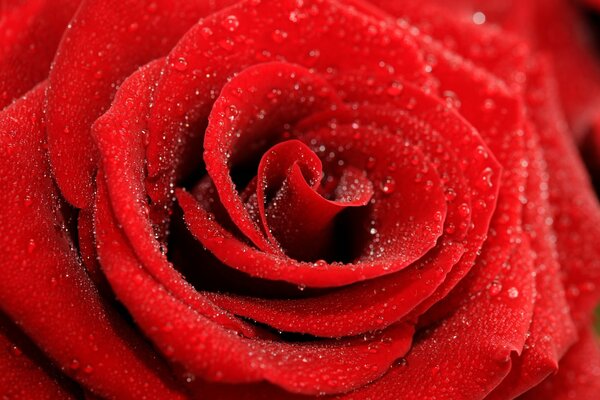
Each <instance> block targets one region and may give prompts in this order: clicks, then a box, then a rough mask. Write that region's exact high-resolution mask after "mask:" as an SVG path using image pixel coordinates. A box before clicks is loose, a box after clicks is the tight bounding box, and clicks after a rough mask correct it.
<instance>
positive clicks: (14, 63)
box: [0, 0, 79, 110]
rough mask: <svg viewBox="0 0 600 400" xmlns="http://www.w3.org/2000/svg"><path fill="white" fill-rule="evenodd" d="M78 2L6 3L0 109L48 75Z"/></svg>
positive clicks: (1, 16) (0, 22)
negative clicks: (59, 43)
mask: <svg viewBox="0 0 600 400" xmlns="http://www.w3.org/2000/svg"><path fill="white" fill-rule="evenodd" d="M78 5H79V0H59V1H56V0H54V1H52V0H35V1H21V2H16V1H13V2H10V3H9V2H6V3H4V4H3V5H2V9H1V10H0V110H2V109H3V108H4V107H6V106H7V105H8V104H10V103H11V102H12V101H13V100H15V99H17V98H19V97H20V96H21V95H23V94H24V93H25V92H27V91H28V90H30V89H31V88H33V86H34V85H35V84H37V83H39V82H41V81H42V80H44V79H46V77H47V76H48V70H49V69H50V62H51V61H52V59H53V58H54V54H55V52H56V48H57V47H58V42H59V40H60V38H61V36H62V34H63V31H64V30H65V28H66V27H67V23H68V22H69V20H70V19H71V17H72V16H73V13H74V12H75V10H76V9H77V6H78Z"/></svg>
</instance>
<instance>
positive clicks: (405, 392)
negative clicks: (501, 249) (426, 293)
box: [341, 240, 535, 400]
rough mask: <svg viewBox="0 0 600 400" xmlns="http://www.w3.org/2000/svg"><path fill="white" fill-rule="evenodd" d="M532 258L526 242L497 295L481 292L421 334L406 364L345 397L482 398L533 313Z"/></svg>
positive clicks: (505, 369)
mask: <svg viewBox="0 0 600 400" xmlns="http://www.w3.org/2000/svg"><path fill="white" fill-rule="evenodd" d="M531 257H532V254H531V252H530V250H529V245H528V243H527V241H526V240H525V241H524V242H523V244H521V245H520V246H519V247H518V251H517V252H515V253H514V254H513V255H512V257H511V259H510V262H509V264H508V265H509V267H508V268H507V269H506V270H504V271H503V277H502V278H501V279H502V284H503V287H504V288H505V289H504V290H503V291H501V292H499V293H495V294H494V293H492V294H490V293H488V292H483V293H481V294H480V295H479V296H477V297H475V298H473V299H471V300H470V301H469V302H468V303H467V304H465V305H464V306H462V307H461V308H460V309H458V310H457V311H456V313H455V314H453V315H452V316H451V317H449V318H448V319H447V320H445V321H442V322H441V323H440V324H439V325H437V326H435V327H432V328H431V329H429V330H426V331H425V332H423V335H422V336H421V337H420V338H418V339H417V341H416V343H415V345H414V346H413V348H412V350H411V352H410V353H409V355H408V356H407V357H406V358H405V361H404V362H401V363H397V364H396V365H394V367H393V368H392V370H390V372H388V373H387V374H386V375H385V376H383V377H382V378H381V379H380V380H378V381H376V382H374V383H373V384H371V385H368V386H365V387H364V388H362V389H359V390H357V391H356V392H354V393H351V394H348V395H346V396H342V397H341V398H343V399H348V400H350V399H352V400H358V399H378V400H386V399H389V400H392V399H393V400H400V399H433V398H435V399H438V400H445V399H448V400H450V399H471V400H476V399H482V398H484V397H485V396H486V395H487V394H488V393H489V392H490V391H491V390H492V389H493V388H494V387H495V386H497V385H498V384H499V383H500V382H501V381H502V379H504V377H505V376H506V375H507V374H508V373H509V371H510V369H511V355H513V354H517V353H520V352H521V351H522V349H523V345H524V343H525V335H526V332H527V330H528V329H529V325H530V319H531V316H532V312H533V296H534V291H535V282H534V276H533V274H532V273H531V263H532V258H531Z"/></svg>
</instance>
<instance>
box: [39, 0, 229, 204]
mask: <svg viewBox="0 0 600 400" xmlns="http://www.w3.org/2000/svg"><path fill="white" fill-rule="evenodd" d="M229 3H231V2H230V1H228V0H220V1H209V0H192V1H170V0H152V1H150V0H143V1H137V0H125V1H123V0H108V1H107V0H87V1H84V2H83V4H82V7H81V8H80V9H79V10H78V12H77V14H76V15H75V17H74V19H73V21H72V23H71V26H70V29H69V30H68V31H67V32H66V34H65V36H64V38H63V39H62V41H61V43H60V47H59V49H58V53H57V55H56V58H55V59H54V63H53V67H52V72H51V74H50V79H49V88H48V96H47V103H48V104H47V108H46V116H47V119H48V144H49V148H50V160H51V164H52V168H53V170H54V174H55V176H56V179H57V182H58V185H59V187H60V189H61V191H62V193H63V195H64V196H65V198H66V199H67V200H68V201H69V202H70V203H71V204H73V205H75V206H77V207H79V208H84V207H86V206H88V205H90V204H91V202H92V199H93V190H94V184H93V177H94V172H95V170H96V167H97V165H96V162H97V155H96V152H95V151H96V150H95V147H94V143H93V141H92V138H91V136H90V130H89V129H90V126H91V125H92V123H93V122H94V120H95V119H96V118H98V117H99V116H100V115H101V114H102V112H104V111H105V110H106V109H107V108H108V106H109V105H110V99H111V97H112V96H113V95H114V92H115V88H116V87H117V86H118V85H119V84H120V83H121V81H122V80H123V79H124V78H125V77H127V76H128V75H129V74H131V73H132V72H133V71H135V69H136V68H137V67H139V66H140V65H143V64H145V63H147V62H148V61H150V60H152V59H154V58H157V57H160V56H162V55H164V54H165V53H166V52H167V51H168V50H169V49H171V47H172V46H173V44H174V43H175V42H176V40H177V39H178V38H179V37H180V36H181V35H182V34H183V33H184V32H185V31H186V30H187V29H188V28H189V27H190V26H192V24H194V23H195V22H196V21H197V20H198V18H200V17H202V16H205V15H207V14H209V13H211V12H212V11H214V10H216V9H219V8H222V7H224V6H226V5H228V4H229ZM83 99H85V100H83Z"/></svg>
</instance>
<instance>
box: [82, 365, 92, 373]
mask: <svg viewBox="0 0 600 400" xmlns="http://www.w3.org/2000/svg"><path fill="white" fill-rule="evenodd" d="M83 372H85V373H86V374H91V373H92V372H94V367H92V366H91V365H86V366H85V368H84V369H83Z"/></svg>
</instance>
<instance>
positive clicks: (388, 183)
mask: <svg viewBox="0 0 600 400" xmlns="http://www.w3.org/2000/svg"><path fill="white" fill-rule="evenodd" d="M381 191H382V192H383V193H385V194H392V193H394V192H395V191H396V181H394V178H392V177H389V176H388V177H386V178H385V179H384V180H383V181H381Z"/></svg>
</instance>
